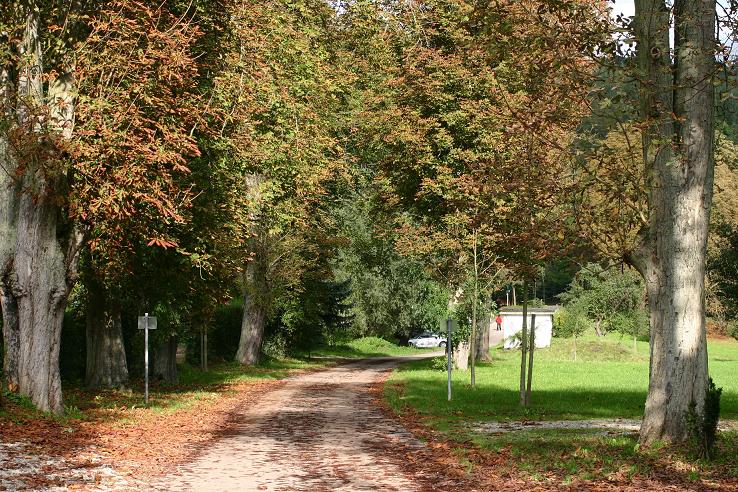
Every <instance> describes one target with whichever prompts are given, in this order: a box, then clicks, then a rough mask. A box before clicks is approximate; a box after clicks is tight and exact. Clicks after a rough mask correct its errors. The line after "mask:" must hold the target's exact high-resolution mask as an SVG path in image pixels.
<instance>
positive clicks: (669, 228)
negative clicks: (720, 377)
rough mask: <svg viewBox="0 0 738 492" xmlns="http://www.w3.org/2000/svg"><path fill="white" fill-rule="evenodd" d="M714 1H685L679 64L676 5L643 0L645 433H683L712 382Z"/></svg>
mask: <svg viewBox="0 0 738 492" xmlns="http://www.w3.org/2000/svg"><path fill="white" fill-rule="evenodd" d="M715 7H716V5H715V1H714V0H700V1H692V2H688V1H683V0H677V1H676V2H675V5H674V18H675V29H674V43H675V52H674V59H673V60H674V65H672V57H671V54H670V51H669V8H668V6H667V5H665V3H664V2H663V0H636V2H635V8H636V10H635V14H636V15H635V19H634V26H635V34H636V38H637V41H638V45H637V57H638V62H639V69H640V72H641V75H642V77H643V80H642V81H641V84H640V99H641V113H642V114H641V116H642V118H643V120H644V122H645V123H646V128H645V130H644V132H643V153H644V162H645V165H646V176H647V178H648V179H649V190H650V194H649V226H648V228H646V229H644V231H642V233H641V238H642V242H641V244H640V245H639V246H638V247H636V248H635V249H634V250H633V251H632V252H630V253H629V254H628V255H627V258H628V260H629V261H630V262H631V264H633V266H635V267H636V268H637V269H638V271H639V272H640V273H641V275H642V276H643V277H644V279H645V281H646V289H647V292H648V300H649V308H650V317H651V362H650V371H649V388H648V397H647V400H646V407H645V412H644V416H643V423H642V425H641V434H640V440H641V443H642V444H644V445H649V444H651V443H653V442H654V441H657V440H664V441H683V440H685V439H686V438H687V437H688V436H687V433H688V430H687V427H686V421H685V418H684V417H685V415H686V413H687V411H688V409H689V406H690V403H692V402H694V403H695V404H696V408H697V411H698V412H699V413H702V411H703V405H704V397H705V388H706V385H707V377H708V373H707V346H706V340H705V318H704V294H705V289H704V274H705V252H706V245H707V231H708V223H709V211H710V204H711V200H712V187H713V169H714V157H713V136H714V135H713V134H714V130H713V104H714V90H713V85H712V80H713V72H714V69H715V59H714V55H715V22H716V21H715Z"/></svg>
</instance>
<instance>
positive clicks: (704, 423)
mask: <svg viewBox="0 0 738 492" xmlns="http://www.w3.org/2000/svg"><path fill="white" fill-rule="evenodd" d="M722 393H723V389H722V388H716V387H715V383H714V382H713V381H712V378H710V379H709V381H708V384H707V389H706V390H705V408H704V409H703V413H702V415H700V414H699V413H698V412H697V404H696V403H695V402H692V403H691V404H690V406H689V411H688V412H687V415H686V420H687V429H688V432H689V437H690V441H691V442H692V445H693V446H694V447H695V448H696V450H697V453H698V455H699V456H700V458H705V459H708V460H709V459H712V457H713V454H712V450H713V447H714V445H715V439H716V437H717V426H718V421H719V420H720V396H721V395H722Z"/></svg>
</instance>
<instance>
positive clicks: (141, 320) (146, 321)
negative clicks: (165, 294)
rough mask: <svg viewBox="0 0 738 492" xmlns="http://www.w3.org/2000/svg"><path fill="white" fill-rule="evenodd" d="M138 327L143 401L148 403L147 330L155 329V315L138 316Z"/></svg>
mask: <svg viewBox="0 0 738 492" xmlns="http://www.w3.org/2000/svg"><path fill="white" fill-rule="evenodd" d="M138 329H139V330H143V331H144V402H145V403H146V404H147V405H148V403H149V330H156V316H149V313H146V314H145V315H143V316H139V317H138Z"/></svg>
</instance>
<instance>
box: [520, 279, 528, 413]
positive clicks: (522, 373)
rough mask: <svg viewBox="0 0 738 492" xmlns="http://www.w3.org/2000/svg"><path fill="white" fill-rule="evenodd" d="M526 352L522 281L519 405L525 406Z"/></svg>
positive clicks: (525, 293) (525, 297) (525, 295)
mask: <svg viewBox="0 0 738 492" xmlns="http://www.w3.org/2000/svg"><path fill="white" fill-rule="evenodd" d="M527 353H528V281H527V280H524V281H523V329H522V330H520V405H521V406H525V376H526V369H527V360H526V355H527Z"/></svg>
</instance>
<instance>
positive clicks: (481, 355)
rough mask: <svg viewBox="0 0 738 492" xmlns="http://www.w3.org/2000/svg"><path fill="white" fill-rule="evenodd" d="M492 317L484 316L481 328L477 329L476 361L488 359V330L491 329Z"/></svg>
mask: <svg viewBox="0 0 738 492" xmlns="http://www.w3.org/2000/svg"><path fill="white" fill-rule="evenodd" d="M493 322H494V321H493V318H492V317H491V316H490V317H487V318H484V321H483V322H482V327H483V328H482V329H481V330H479V336H478V337H477V341H478V343H477V346H478V347H479V348H478V349H477V354H476V357H477V361H485V362H486V361H489V331H490V330H491V329H492V323H493Z"/></svg>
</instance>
